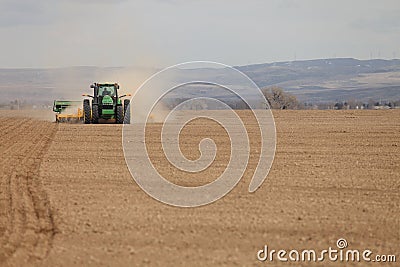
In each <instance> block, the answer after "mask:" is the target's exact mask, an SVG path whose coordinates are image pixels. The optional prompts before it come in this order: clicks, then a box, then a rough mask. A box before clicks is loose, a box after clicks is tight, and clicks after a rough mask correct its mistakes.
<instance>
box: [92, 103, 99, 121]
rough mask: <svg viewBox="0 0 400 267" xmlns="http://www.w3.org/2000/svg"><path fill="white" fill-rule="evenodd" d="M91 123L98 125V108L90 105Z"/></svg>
mask: <svg viewBox="0 0 400 267" xmlns="http://www.w3.org/2000/svg"><path fill="white" fill-rule="evenodd" d="M92 123H94V124H97V123H99V106H98V105H92Z"/></svg>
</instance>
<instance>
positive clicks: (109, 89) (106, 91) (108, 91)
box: [99, 86, 115, 96]
mask: <svg viewBox="0 0 400 267" xmlns="http://www.w3.org/2000/svg"><path fill="white" fill-rule="evenodd" d="M106 95H109V96H115V88H114V86H100V87H99V96H106Z"/></svg>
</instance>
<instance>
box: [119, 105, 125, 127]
mask: <svg viewBox="0 0 400 267" xmlns="http://www.w3.org/2000/svg"><path fill="white" fill-rule="evenodd" d="M117 123H118V124H122V123H124V108H123V106H117Z"/></svg>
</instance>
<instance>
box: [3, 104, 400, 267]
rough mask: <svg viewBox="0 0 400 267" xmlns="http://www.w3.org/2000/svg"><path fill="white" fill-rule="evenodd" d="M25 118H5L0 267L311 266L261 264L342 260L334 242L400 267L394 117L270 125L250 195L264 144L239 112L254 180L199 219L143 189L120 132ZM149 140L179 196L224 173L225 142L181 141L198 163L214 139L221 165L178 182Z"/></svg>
mask: <svg viewBox="0 0 400 267" xmlns="http://www.w3.org/2000/svg"><path fill="white" fill-rule="evenodd" d="M31 115H32V114H31V113H30V112H27V113H26V114H21V113H18V114H17V113H15V114H13V112H0V133H1V142H0V153H1V158H0V186H1V187H0V189H1V191H0V266H221V265H222V266H260V265H274V266H277V265H278V266H286V265H290V266H309V265H310V263H308V262H297V263H288V262H279V261H277V260H275V261H274V262H272V263H271V262H264V263H261V262H259V261H258V260H257V252H258V250H260V249H262V248H263V247H264V245H268V247H269V248H270V249H275V250H279V249H285V250H288V251H289V250H291V249H297V250H301V249H315V250H323V249H327V248H328V247H333V248H336V241H337V240H338V239H339V238H345V239H346V240H347V242H348V247H349V248H351V249H360V250H364V249H370V250H372V251H373V253H374V254H395V255H396V254H397V255H396V256H397V261H400V255H399V254H398V252H399V250H400V219H399V218H400V216H399V214H400V110H388V111H375V110H373V111H364V110H363V111H361V110H360V111H276V112H275V111H274V116H275V121H276V126H277V151H276V156H275V160H274V163H273V166H272V169H271V172H270V175H269V176H268V178H267V179H266V181H265V182H264V184H263V185H262V186H261V188H260V189H258V190H257V191H256V192H255V193H252V194H250V193H248V192H247V190H248V185H249V182H250V179H251V175H252V172H253V171H254V168H255V163H256V158H257V153H258V151H259V150H258V148H257V144H258V143H259V142H258V141H259V140H258V139H257V138H259V136H258V135H257V133H256V131H255V129H256V128H255V125H254V124H253V123H252V118H251V116H250V114H249V113H248V112H240V115H241V117H242V118H243V119H244V120H245V121H246V120H248V125H247V126H248V133H249V135H250V139H251V145H252V146H251V158H250V162H249V165H248V169H247V171H246V173H245V175H244V177H243V179H242V180H241V181H240V182H239V184H238V186H237V187H236V188H235V189H234V190H233V191H232V192H230V193H229V194H228V195H227V196H225V197H224V198H222V199H221V200H219V201H217V202H215V203H213V204H210V205H206V206H203V207H199V208H177V207H171V206H168V205H165V204H162V203H160V202H158V201H156V200H154V199H153V198H151V197H149V196H148V195H147V194H146V193H145V192H143V191H142V190H141V189H140V188H139V186H138V185H137V184H136V183H135V182H134V180H133V179H132V177H131V176H130V173H129V171H128V169H127V167H126V164H125V160H124V155H123V152H122V145H121V135H122V127H121V126H118V125H83V124H55V123H52V122H50V121H43V120H40V119H37V117H38V116H36V118H29V117H30V116H31ZM211 126H212V129H211V128H210V127H211ZM149 129H150V131H149V132H150V134H149V138H150V142H149V144H148V148H149V151H150V154H151V155H150V156H151V159H152V160H153V162H154V164H155V165H156V166H157V168H158V169H159V171H160V173H163V174H164V175H165V176H167V177H168V179H170V180H171V181H173V182H174V183H177V184H182V185H188V186H192V185H200V184H204V183H206V182H209V181H210V180H212V177H213V176H215V175H216V176H218V175H219V174H220V173H221V172H222V171H223V168H224V166H225V165H226V162H227V161H228V159H229V149H227V147H228V148H229V139H228V138H227V136H226V135H225V134H224V132H223V129H222V128H220V127H215V125H209V123H208V122H207V121H201V120H199V121H197V122H195V123H193V124H192V125H188V127H187V128H185V129H184V131H183V132H182V140H181V143H182V144H183V147H182V152H183V153H184V154H185V155H187V157H188V158H196V157H198V156H199V151H198V150H197V147H198V146H197V145H198V140H201V138H203V137H204V136H207V135H208V136H211V137H212V138H213V139H214V140H215V143H216V144H217V146H218V148H220V150H219V151H220V152H221V154H219V155H217V157H216V162H215V164H213V166H211V167H213V169H212V170H209V171H207V172H205V173H203V174H198V175H194V176H186V175H184V174H182V173H180V172H176V171H175V170H174V169H173V168H172V167H171V165H169V164H168V162H166V159H165V157H164V156H163V155H162V154H161V151H160V147H161V145H160V140H159V129H160V128H159V125H158V124H154V125H151V126H149ZM257 140H258V141H257ZM185 145H186V147H185ZM365 264H366V263H343V262H330V261H328V260H326V261H325V262H322V263H321V262H320V263H317V264H313V265H315V266H364V265H365ZM396 264H398V263H391V264H390V263H387V266H396ZM376 265H377V266H378V265H379V266H381V265H382V266H385V264H376Z"/></svg>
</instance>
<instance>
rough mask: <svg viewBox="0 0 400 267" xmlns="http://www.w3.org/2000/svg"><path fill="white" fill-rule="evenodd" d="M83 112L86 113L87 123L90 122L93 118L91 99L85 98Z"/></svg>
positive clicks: (85, 119)
mask: <svg viewBox="0 0 400 267" xmlns="http://www.w3.org/2000/svg"><path fill="white" fill-rule="evenodd" d="M83 114H84V121H85V124H89V123H90V120H91V117H92V116H91V110H90V102H89V99H84V100H83Z"/></svg>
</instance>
